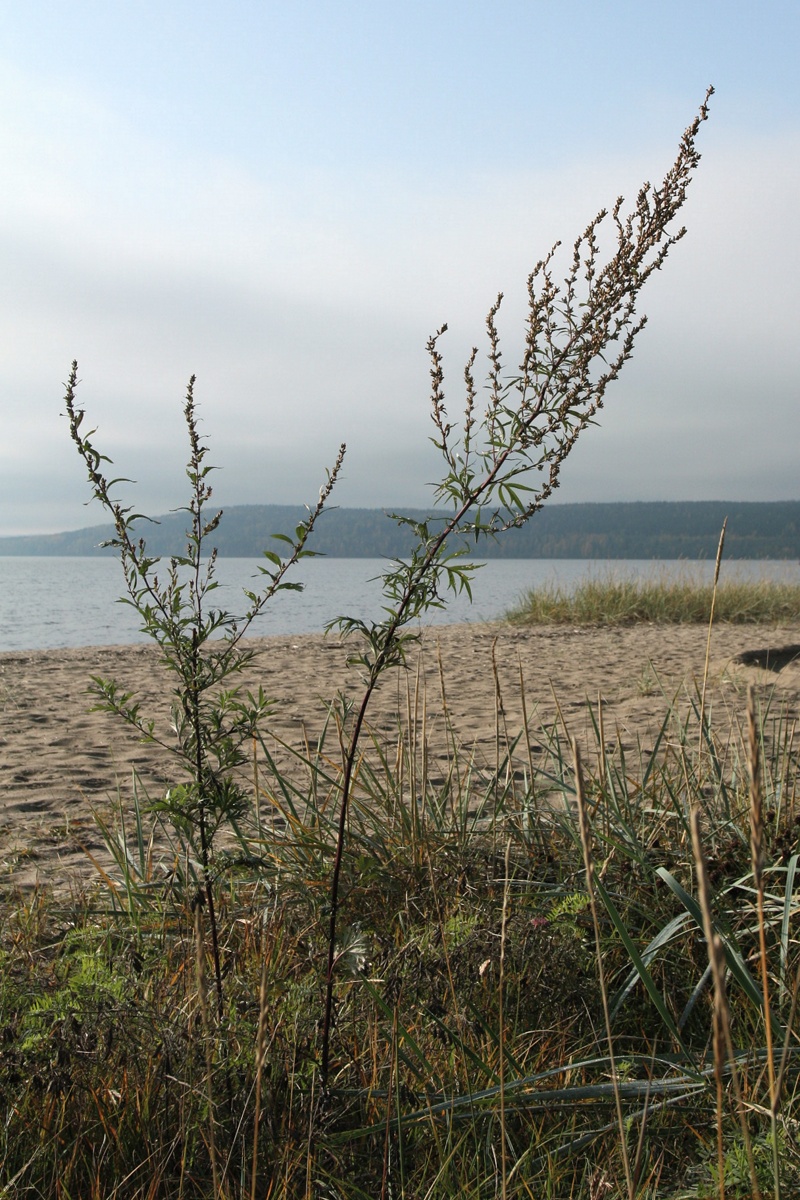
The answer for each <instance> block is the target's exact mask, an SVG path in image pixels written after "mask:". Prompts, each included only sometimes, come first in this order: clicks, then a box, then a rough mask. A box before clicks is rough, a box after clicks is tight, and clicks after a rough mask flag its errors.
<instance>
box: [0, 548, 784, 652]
mask: <svg viewBox="0 0 800 1200" xmlns="http://www.w3.org/2000/svg"><path fill="white" fill-rule="evenodd" d="M257 561H258V560H256V559H251V558H223V559H220V560H219V564H218V572H217V578H218V579H219V580H220V584H221V586H220V588H219V589H218V590H217V592H216V593H215V603H216V604H217V605H218V606H222V607H226V608H230V609H232V610H236V609H237V608H238V607H239V601H240V597H241V589H242V587H246V588H249V589H251V590H257V580H255V582H254V577H255V576H256V568H257ZM384 566H385V564H384V562H383V560H381V559H365V558H318V559H308V560H306V561H305V562H303V563H301V564H300V567H301V569H300V570H299V571H298V572H297V574H296V575H295V576H294V578H296V579H300V580H302V581H303V582H304V583H305V589H304V591H303V592H299V593H298V592H283V593H279V594H278V595H277V596H276V597H275V598H274V600H273V601H272V602H271V604H270V605H269V607H268V609H267V611H266V612H265V613H264V615H263V617H261V618H260V619H259V620H258V621H257V622H256V624H255V626H254V627H253V632H254V633H255V634H257V635H258V636H267V635H269V634H287V633H318V632H320V631H321V630H322V629H323V628H324V626H325V624H326V622H327V621H330V620H331V619H332V618H333V617H336V616H339V615H340V614H342V613H346V614H348V615H349V616H356V617H361V618H365V619H377V618H378V617H380V615H381V599H382V598H381V592H380V585H379V583H378V582H377V581H376V580H375V576H376V575H378V574H379V572H380V571H381V570H382V569H383V568H384ZM687 569H691V571H692V572H693V573H697V574H698V575H699V576H700V577H701V578H703V579H708V580H710V579H711V578H712V577H713V563H710V562H709V563H693V564H687V563H686V562H661V563H659V562H652V561H647V562H634V561H628V562H620V561H615V562H596V561H595V562H593V561H589V560H587V559H576V560H573V559H510V560H496V559H495V560H492V561H490V562H488V563H487V564H486V565H485V566H484V567H483V568H482V569H481V570H480V571H479V572H478V573H477V575H476V577H475V582H474V586H473V597H474V600H473V603H472V604H470V603H469V600H468V599H467V598H466V597H464V596H460V597H457V598H455V599H454V600H452V601H451V602H450V603H449V604H448V606H447V609H446V610H445V611H444V612H432V613H431V614H430V618H429V619H430V621H431V622H434V623H449V622H454V621H485V620H491V619H493V618H496V617H500V616H502V614H503V613H504V612H505V611H506V610H507V609H508V608H510V607H511V606H512V605H513V604H514V603H515V602H516V600H517V599H518V598H519V596H520V595H521V594H522V593H523V592H524V591H525V590H526V588H529V587H533V586H535V585H538V584H542V583H547V582H556V583H560V584H563V585H564V586H566V587H569V586H571V585H573V584H575V583H576V582H577V581H578V580H580V579H582V578H584V577H585V576H587V575H598V574H603V573H607V572H611V573H613V574H615V575H625V576H630V575H636V576H641V575H648V574H652V573H654V572H655V573H658V572H667V573H675V574H680V573H685V572H686V571H687ZM726 574H727V575H728V576H729V577H730V576H731V575H736V576H738V577H745V578H753V577H755V578H763V577H765V576H766V577H769V578H777V579H795V580H796V579H797V566H796V564H794V563H786V562H780V563H770V562H736V563H733V564H724V565H723V579H724V578H725V576H726ZM123 588H124V579H123V575H122V570H121V568H120V565H119V563H118V562H117V561H116V560H115V559H111V558H3V557H0V650H45V649H55V648H60V647H67V646H102V645H115V644H123V643H128V642H137V641H143V640H145V639H144V636H143V635H142V634H141V633H140V632H139V626H138V620H137V617H136V614H135V613H134V612H133V611H132V610H131V609H130V608H128V607H127V605H124V604H118V603H115V601H116V600H117V599H118V597H119V596H120V595H121V593H122V590H123Z"/></svg>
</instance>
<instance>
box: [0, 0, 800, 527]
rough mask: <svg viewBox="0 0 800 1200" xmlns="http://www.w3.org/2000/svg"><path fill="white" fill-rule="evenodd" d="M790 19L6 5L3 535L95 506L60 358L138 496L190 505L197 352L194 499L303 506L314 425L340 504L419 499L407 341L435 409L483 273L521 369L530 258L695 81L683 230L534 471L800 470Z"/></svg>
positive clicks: (789, 492)
mask: <svg viewBox="0 0 800 1200" xmlns="http://www.w3.org/2000/svg"><path fill="white" fill-rule="evenodd" d="M799 43H800V7H799V6H797V5H796V4H795V3H790V2H789V0H781V2H777V0H766V2H765V3H764V4H762V5H759V6H758V7H757V8H756V7H755V6H753V5H751V4H749V3H744V0H740V2H732V3H727V4H725V5H724V6H722V5H720V4H717V3H715V4H710V5H708V6H703V7H701V8H698V6H697V5H696V4H693V3H689V0H676V2H675V3H674V4H672V5H670V7H669V10H668V12H667V11H666V10H662V9H660V8H659V7H657V6H656V7H653V8H650V7H648V6H643V5H641V4H639V3H636V2H635V0H610V3H609V4H607V5H603V6H597V5H596V4H593V3H592V2H591V0H565V2H564V3H562V4H560V5H557V6H556V5H551V4H548V3H545V2H544V0H497V3H496V4H495V5H493V6H492V7H491V9H489V8H487V7H486V6H485V5H482V4H478V3H477V0H458V2H456V0H436V2H435V3H434V4H430V3H428V2H426V3H422V0H405V2H404V3H403V4H386V5H380V6H378V5H372V4H367V3H366V2H365V0H342V3H341V4H337V5H336V6H331V5H328V4H325V3H323V2H322V0H309V3H307V4H304V5H292V6H287V5H284V4H278V3H275V2H273V0H259V2H258V3H257V2H256V0H231V3H230V4H228V5H226V6H225V7H224V9H221V8H220V7H219V6H217V5H213V4H211V3H210V2H209V0H197V2H196V3H194V4H192V5H188V4H186V3H185V0H162V2H161V3H159V4H158V5H156V4H155V3H154V0H142V2H141V3H140V4H138V5H136V6H135V7H132V8H128V7H126V6H116V5H104V4H101V3H99V0H75V3H73V4H72V5H70V6H69V7H68V8H67V7H64V8H63V9H62V8H57V7H54V6H52V5H49V4H47V5H45V4H43V3H41V0H31V2H30V3H29V4H26V5H24V6H23V5H17V6H7V7H6V11H5V13H4V38H3V48H2V50H0V65H1V66H2V71H0V140H1V141H2V146H3V154H4V166H5V187H4V189H3V191H2V194H0V248H1V249H2V255H3V265H4V270H3V272H2V275H1V276H0V279H2V286H1V287H0V304H2V317H1V320H0V329H2V332H3V337H2V339H0V363H2V368H3V414H4V427H3V438H2V443H1V444H0V536H15V535H17V536H19V535H25V534H40V533H41V534H44V533H48V532H50V533H52V532H65V531H67V530H77V529H81V528H87V527H89V526H91V525H93V524H102V523H103V518H102V514H100V510H99V509H98V510H94V509H90V510H88V511H87V510H84V509H83V507H82V506H83V504H84V502H85V501H86V499H87V495H88V485H87V484H86V480H85V472H84V469H83V467H82V464H81V463H80V462H79V460H78V458H77V455H76V453H75V451H74V448H73V447H72V445H71V443H70V441H69V437H68V430H67V428H66V422H65V420H64V418H63V417H60V416H59V414H60V413H61V412H62V411H63V391H64V387H63V381H64V380H65V379H66V377H67V374H68V371H69V366H70V363H71V361H72V360H73V358H77V360H78V362H79V368H80V378H81V380H82V383H81V386H80V388H79V392H78V402H79V404H80V405H81V406H82V407H85V408H86V410H87V421H88V422H89V426H90V427H94V426H98V427H99V432H98V434H97V438H96V441H97V445H98V447H99V449H101V450H102V451H104V452H105V453H107V454H108V455H109V456H110V457H111V458H112V459H113V460H114V464H115V472H116V473H119V474H120V475H125V476H130V477H132V478H134V479H137V480H139V486H138V488H137V489H136V490H135V491H134V490H133V489H130V488H129V489H127V490H125V491H124V492H123V493H122V495H123V497H124V498H125V499H126V501H129V502H131V503H135V505H136V507H137V508H138V509H144V510H145V511H148V512H161V513H165V512H167V511H168V510H170V509H173V508H175V507H177V506H179V505H180V504H182V503H183V501H184V490H185V487H184V485H185V482H186V481H185V475H184V463H185V438H184V431H183V428H182V416H181V413H182V402H183V396H184V392H185V387H186V382H187V380H188V378H189V376H190V375H192V374H196V375H197V385H196V396H197V400H198V406H199V414H200V417H201V420H202V430H203V433H204V434H206V435H207V436H208V438H209V443H210V447H211V451H210V456H209V461H212V462H214V463H216V464H219V466H220V468H221V470H220V471H219V474H218V475H217V476H216V477H215V480H214V482H215V491H216V496H215V499H216V500H217V501H218V503H219V505H220V506H221V507H223V508H225V507H231V506H234V505H238V504H260V503H277V502H279V499H280V500H281V501H283V502H288V503H297V504H302V503H311V504H313V503H314V502H315V500H316V497H317V493H318V489H319V486H320V484H321V483H322V482H323V481H324V478H325V469H326V467H329V466H331V465H332V463H333V461H334V459H335V456H336V452H337V449H338V446H339V444H340V442H342V441H345V442H347V443H348V447H349V451H348V456H347V459H346V462H345V468H344V471H343V476H342V480H341V483H340V486H339V487H338V488H337V492H336V494H335V496H334V497H333V501H334V503H336V504H338V505H339V506H342V507H349V508H353V507H372V508H385V507H398V508H410V507H415V508H424V507H427V506H428V505H429V503H430V489H429V487H428V484H429V483H430V482H431V481H433V480H436V479H437V478H438V477H439V469H438V464H437V459H436V455H435V453H434V452H433V450H432V448H431V446H430V444H429V442H428V440H427V439H428V437H429V435H430V432H431V425H430V418H429V415H428V390H429V386H428V385H429V376H428V369H429V363H428V359H427V356H426V353H425V343H426V340H427V338H428V336H429V335H430V334H431V333H432V332H434V331H435V330H436V329H437V328H438V327H439V326H441V325H442V324H443V323H444V322H447V323H448V325H449V332H448V333H447V335H446V336H445V338H444V339H443V341H442V349H443V351H444V354H445V369H446V373H447V374H446V382H445V391H446V396H447V403H448V408H449V410H450V412H451V414H452V416H453V417H454V418H455V417H457V415H458V414H459V413H460V411H461V408H462V404H463V401H462V389H461V382H462V372H463V366H464V362H465V360H466V357H467V355H468V353H469V348H470V347H471V346H472V345H477V346H478V347H479V349H480V354H481V362H482V363H483V365H484V366H485V364H486V358H485V349H486V347H485V340H484V336H483V331H484V320H485V315H486V312H487V311H488V309H489V307H490V305H491V304H492V303H493V301H494V299H495V297H496V295H497V293H498V292H499V291H503V292H504V293H505V300H504V304H503V308H502V309H501V313H500V321H499V324H500V332H501V336H502V338H503V347H504V362H505V363H506V364H507V365H508V367H509V369H511V370H513V368H514V366H515V364H516V363H517V362H518V360H519V356H520V346H521V338H522V325H523V319H524V311H525V283H526V278H527V275H528V272H529V271H530V270H531V268H532V267H533V265H534V264H535V262H536V261H537V260H538V259H539V258H540V257H542V255H543V254H545V253H546V252H547V250H548V249H549V248H550V246H551V245H552V244H553V243H554V242H555V240H556V239H558V238H560V239H562V241H563V243H564V251H563V254H564V258H563V259H562V262H563V263H566V262H567V261H568V258H569V247H570V246H571V244H572V242H573V240H574V238H575V237H576V236H577V235H578V234H579V233H580V232H581V231H582V230H583V229H584V228H585V226H586V223H587V221H588V220H589V219H590V218H591V217H592V216H593V215H594V214H595V213H596V212H597V210H598V209H599V208H601V207H604V206H606V207H608V206H611V205H613V203H614V200H615V198H616V197H617V195H619V194H623V195H625V196H626V197H627V201H628V206H630V205H632V204H633V203H634V202H635V198H636V193H637V191H638V189H639V187H640V185H641V184H642V182H643V181H644V180H650V181H652V182H653V183H654V184H657V183H658V182H659V181H660V180H661V178H662V177H663V175H664V173H665V171H666V170H667V169H668V168H669V167H670V165H671V164H672V162H673V161H674V157H675V153H676V148H677V145H678V142H679V139H680V136H681V134H682V132H683V130H684V128H685V127H686V125H687V124H688V123H689V122H690V121H691V120H692V118H693V116H694V114H695V112H696V111H697V109H698V106H699V105H700V103H701V101H702V99H703V96H704V94H705V90H706V87H707V85H708V84H713V85H714V86H715V88H716V95H715V96H714V97H713V99H712V102H711V114H710V118H709V120H708V122H707V123H706V124H705V125H704V126H703V127H702V129H701V131H700V135H699V138H698V148H699V150H700V152H701V154H702V161H701V163H700V166H699V169H698V172H697V175H696V178H695V180H694V182H693V183H692V185H691V188H690V192H689V199H688V201H687V204H686V206H685V209H684V210H683V212H682V214H681V219H682V221H683V222H684V223H685V224H686V226H687V229H688V234H687V236H686V238H684V239H683V241H682V242H680V244H679V245H677V246H676V247H675V248H674V250H673V252H672V253H671V255H670V258H669V260H668V261H667V263H666V264H665V267H664V270H663V272H661V273H660V274H659V276H658V277H657V278H655V279H653V280H652V281H651V283H650V284H649V285H648V287H647V288H646V289H645V290H644V292H643V294H642V299H641V304H640V308H641V311H642V312H645V313H647V314H648V317H649V324H648V327H647V329H646V330H645V331H644V332H643V334H642V336H641V338H640V339H639V341H638V342H637V347H636V350H635V352H634V358H633V360H632V361H631V362H630V363H628V364H627V365H626V367H625V369H624V370H623V372H622V376H621V378H620V380H619V382H618V383H616V384H614V385H612V387H611V388H610V389H609V392H608V394H607V398H606V407H605V408H604V410H603V412H602V413H601V414H600V426H599V428H593V429H588V430H587V431H586V433H585V435H584V436H583V438H582V439H581V442H580V443H579V444H578V446H577V448H576V449H575V451H574V452H573V454H572V455H571V456H570V459H569V461H568V462H567V463H566V465H565V468H564V472H563V475H562V486H561V489H560V491H559V492H558V493H557V495H556V497H554V499H555V500H556V501H558V502H560V503H581V502H591V503H604V502H615V501H622V502H636V501H645V502H646V501H653V500H657V501H669V500H670V499H671V498H672V497H674V496H675V495H680V496H682V497H685V498H686V499H688V500H704V499H712V498H715V497H718V496H723V497H725V498H729V499H730V500H731V501H736V500H767V499H774V500H781V499H790V498H794V496H795V495H796V492H797V484H796V478H797V468H796V441H797V439H796V436H794V435H792V434H791V430H792V429H795V430H796V429H797V425H798V419H797V416H798V411H797V410H798V380H800V339H798V338H797V336H796V332H795V329H796V324H797V319H796V310H797V298H796V297H797V288H796V280H797V278H798V276H800V239H798V238H797V236H796V233H795V222H796V209H797V195H798V193H800V153H798V151H800V73H798V72H797V69H796V47H797V45H798V44H799ZM478 378H479V379H480V376H478ZM387 497H391V498H392V499H391V501H389V500H387ZM287 498H288V499H287Z"/></svg>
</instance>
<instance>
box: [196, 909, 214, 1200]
mask: <svg viewBox="0 0 800 1200" xmlns="http://www.w3.org/2000/svg"><path fill="white" fill-rule="evenodd" d="M194 941H195V962H196V970H197V997H198V1000H199V1001H200V1016H201V1020H202V1025H203V1044H204V1049H205V1059H206V1080H205V1082H206V1099H207V1103H208V1153H209V1157H210V1159H211V1179H212V1184H213V1187H214V1200H217V1197H219V1196H220V1189H219V1169H218V1167H217V1146H216V1139H215V1136H214V1093H213V1088H212V1084H211V1066H212V1063H211V1022H210V1019H209V1013H208V992H207V987H206V972H205V957H206V950H205V944H204V941H203V917H202V912H201V904H200V902H199V900H198V901H196V902H195V906H194Z"/></svg>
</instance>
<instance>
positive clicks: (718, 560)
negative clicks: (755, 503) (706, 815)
mask: <svg viewBox="0 0 800 1200" xmlns="http://www.w3.org/2000/svg"><path fill="white" fill-rule="evenodd" d="M727 525H728V518H727V517H726V518H725V520H724V521H723V522H722V530H721V531H720V535H719V545H718V546H717V557H716V559H715V561H714V587H713V588H712V591H711V612H710V613H709V617H708V636H707V638H706V661H705V663H704V664H703V689H702V694H701V696H700V743H699V746H698V750H697V762H698V767H699V765H700V756H701V755H702V753H703V722H704V721H705V716H706V687H707V685H708V667H709V663H710V661H711V630H712V629H713V627H714V609H715V607H716V603H717V585H718V584H719V570H720V567H721V565H722V550H723V547H724V545H725V530H726V528H727Z"/></svg>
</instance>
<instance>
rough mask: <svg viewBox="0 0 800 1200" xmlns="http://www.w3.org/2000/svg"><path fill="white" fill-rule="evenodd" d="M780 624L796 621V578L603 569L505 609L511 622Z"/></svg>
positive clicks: (533, 592)
mask: <svg viewBox="0 0 800 1200" xmlns="http://www.w3.org/2000/svg"><path fill="white" fill-rule="evenodd" d="M712 605H713V615H714V618H715V620H716V621H717V622H720V623H732V624H737V625H786V624H792V623H796V622H797V621H799V620H800V581H798V582H797V583H792V582H790V581H787V582H783V581H775V580H769V579H763V580H744V579H735V578H734V579H731V580H724V581H722V582H720V583H719V584H718V586H717V588H716V590H715V589H714V588H713V587H711V586H710V585H709V584H708V583H703V582H701V581H699V580H698V579H696V578H693V576H692V574H691V572H687V573H686V574H685V575H684V576H683V577H682V578H678V579H675V578H669V577H667V576H666V575H662V576H659V575H656V576H655V577H653V578H647V579H637V578H630V579H627V578H626V579H620V578H615V577H614V575H613V573H611V572H609V573H604V574H601V575H597V576H594V577H590V578H588V579H585V580H581V581H580V582H579V583H577V584H576V585H575V587H574V588H566V587H562V586H560V585H558V584H545V585H543V586H541V587H536V588H531V589H529V590H528V591H527V592H526V593H525V594H524V595H523V596H522V597H521V598H520V601H519V603H518V604H516V605H515V606H514V607H513V608H512V609H511V610H510V611H509V612H508V613H507V614H506V619H507V620H508V621H510V622H511V623H512V624H517V625H597V626H602V625H631V624H636V623H639V622H653V623H656V624H659V623H661V624H668V625H672V624H698V623H699V624H703V625H708V623H709V621H710V620H711V616H712Z"/></svg>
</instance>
